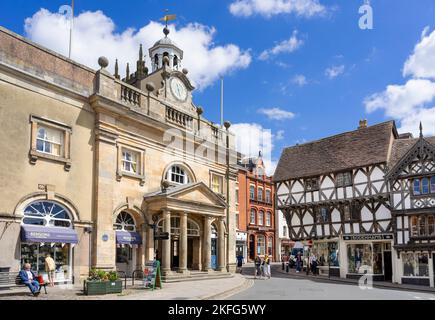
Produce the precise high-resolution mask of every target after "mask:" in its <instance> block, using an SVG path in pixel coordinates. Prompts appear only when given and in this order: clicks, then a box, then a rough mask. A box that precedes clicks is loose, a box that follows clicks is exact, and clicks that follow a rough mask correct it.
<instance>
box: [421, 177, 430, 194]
mask: <svg viewBox="0 0 435 320" xmlns="http://www.w3.org/2000/svg"><path fill="white" fill-rule="evenodd" d="M421 193H422V194H428V193H429V179H428V178H423V179H422V180H421Z"/></svg>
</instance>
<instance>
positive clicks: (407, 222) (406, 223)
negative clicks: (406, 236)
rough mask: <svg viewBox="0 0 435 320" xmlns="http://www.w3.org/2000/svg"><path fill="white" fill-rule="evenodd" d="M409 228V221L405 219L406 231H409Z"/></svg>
mask: <svg viewBox="0 0 435 320" xmlns="http://www.w3.org/2000/svg"><path fill="white" fill-rule="evenodd" d="M408 228H409V219H408V218H406V217H405V226H404V229H408Z"/></svg>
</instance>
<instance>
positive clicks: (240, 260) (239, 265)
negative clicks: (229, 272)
mask: <svg viewBox="0 0 435 320" xmlns="http://www.w3.org/2000/svg"><path fill="white" fill-rule="evenodd" d="M242 266H243V256H242V254H239V255H238V256H237V271H238V272H239V273H242Z"/></svg>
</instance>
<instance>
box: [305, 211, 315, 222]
mask: <svg viewBox="0 0 435 320" xmlns="http://www.w3.org/2000/svg"><path fill="white" fill-rule="evenodd" d="M302 221H303V224H313V223H314V221H313V217H312V215H311V214H309V213H305V214H304V218H303V219H302Z"/></svg>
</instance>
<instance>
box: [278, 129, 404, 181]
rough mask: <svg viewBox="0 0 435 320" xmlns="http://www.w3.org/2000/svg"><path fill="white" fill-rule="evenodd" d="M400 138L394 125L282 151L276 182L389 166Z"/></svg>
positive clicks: (362, 130) (359, 131)
mask: <svg viewBox="0 0 435 320" xmlns="http://www.w3.org/2000/svg"><path fill="white" fill-rule="evenodd" d="M393 136H394V138H397V137H398V134H397V129H396V125H395V123H394V121H387V122H383V123H380V124H376V125H373V126H369V127H366V128H360V129H357V130H354V131H350V132H345V133H342V134H338V135H335V136H331V137H328V138H324V139H321V140H317V141H313V142H309V143H305V144H301V145H296V146H293V147H289V148H286V149H284V150H283V152H282V154H281V158H280V160H279V162H278V166H277V168H276V170H275V174H274V176H273V180H274V181H275V182H277V181H285V180H288V179H294V178H304V177H310V176H318V175H321V174H326V173H329V172H337V171H343V170H348V169H351V168H356V167H362V166H366V165H373V164H379V163H387V161H388V159H389V155H390V147H391V143H392V141H393V139H392V138H393Z"/></svg>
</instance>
